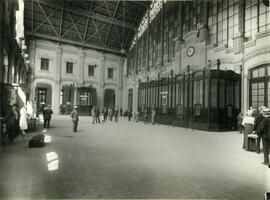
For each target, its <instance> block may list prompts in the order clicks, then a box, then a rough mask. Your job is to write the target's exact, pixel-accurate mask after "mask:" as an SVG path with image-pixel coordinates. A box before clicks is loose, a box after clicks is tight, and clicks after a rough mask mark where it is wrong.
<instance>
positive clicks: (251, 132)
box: [238, 106, 270, 165]
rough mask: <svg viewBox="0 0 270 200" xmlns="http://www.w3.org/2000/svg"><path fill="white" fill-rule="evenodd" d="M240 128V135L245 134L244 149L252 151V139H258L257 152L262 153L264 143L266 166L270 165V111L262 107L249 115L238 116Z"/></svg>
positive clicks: (251, 111)
mask: <svg viewBox="0 0 270 200" xmlns="http://www.w3.org/2000/svg"><path fill="white" fill-rule="evenodd" d="M238 126H239V131H240V133H242V132H243V133H244V134H243V135H244V139H243V149H245V150H247V151H250V150H251V149H250V148H251V147H250V145H249V144H250V142H249V140H251V139H254V138H255V139H256V143H255V146H256V152H257V153H260V150H261V149H260V144H261V141H262V145H263V153H264V164H266V165H269V149H270V109H269V108H266V107H264V106H261V107H260V108H259V109H257V110H255V109H253V108H252V107H251V108H250V109H249V110H248V111H247V115H246V116H243V114H242V113H240V114H239V115H238ZM254 136H255V137H254Z"/></svg>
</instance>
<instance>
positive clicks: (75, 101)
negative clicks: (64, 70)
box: [73, 84, 78, 105]
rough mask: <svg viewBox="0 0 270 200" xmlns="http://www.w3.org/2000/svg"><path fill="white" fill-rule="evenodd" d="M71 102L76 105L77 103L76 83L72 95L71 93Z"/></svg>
mask: <svg viewBox="0 0 270 200" xmlns="http://www.w3.org/2000/svg"><path fill="white" fill-rule="evenodd" d="M73 102H74V103H73V104H74V105H77V104H78V85H77V84H75V85H74V95H73Z"/></svg>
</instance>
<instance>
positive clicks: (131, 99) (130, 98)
mask: <svg viewBox="0 0 270 200" xmlns="http://www.w3.org/2000/svg"><path fill="white" fill-rule="evenodd" d="M132 107H133V89H129V90H128V109H130V110H132Z"/></svg>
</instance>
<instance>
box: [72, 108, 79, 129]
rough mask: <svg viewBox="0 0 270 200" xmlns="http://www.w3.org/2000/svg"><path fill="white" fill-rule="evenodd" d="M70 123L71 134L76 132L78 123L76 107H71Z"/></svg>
mask: <svg viewBox="0 0 270 200" xmlns="http://www.w3.org/2000/svg"><path fill="white" fill-rule="evenodd" d="M70 117H71V119H72V122H73V132H74V133H75V132H77V127H78V121H79V113H78V106H74V107H73V111H72V112H71V115H70Z"/></svg>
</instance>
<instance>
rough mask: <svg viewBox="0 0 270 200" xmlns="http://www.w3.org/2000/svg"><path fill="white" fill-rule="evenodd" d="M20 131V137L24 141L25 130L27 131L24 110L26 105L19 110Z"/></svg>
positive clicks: (25, 112)
mask: <svg viewBox="0 0 270 200" xmlns="http://www.w3.org/2000/svg"><path fill="white" fill-rule="evenodd" d="M19 124H20V129H21V133H22V137H23V140H24V135H25V130H27V129H28V125H27V110H26V105H25V104H24V105H23V107H22V108H21V110H20V123H19Z"/></svg>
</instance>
